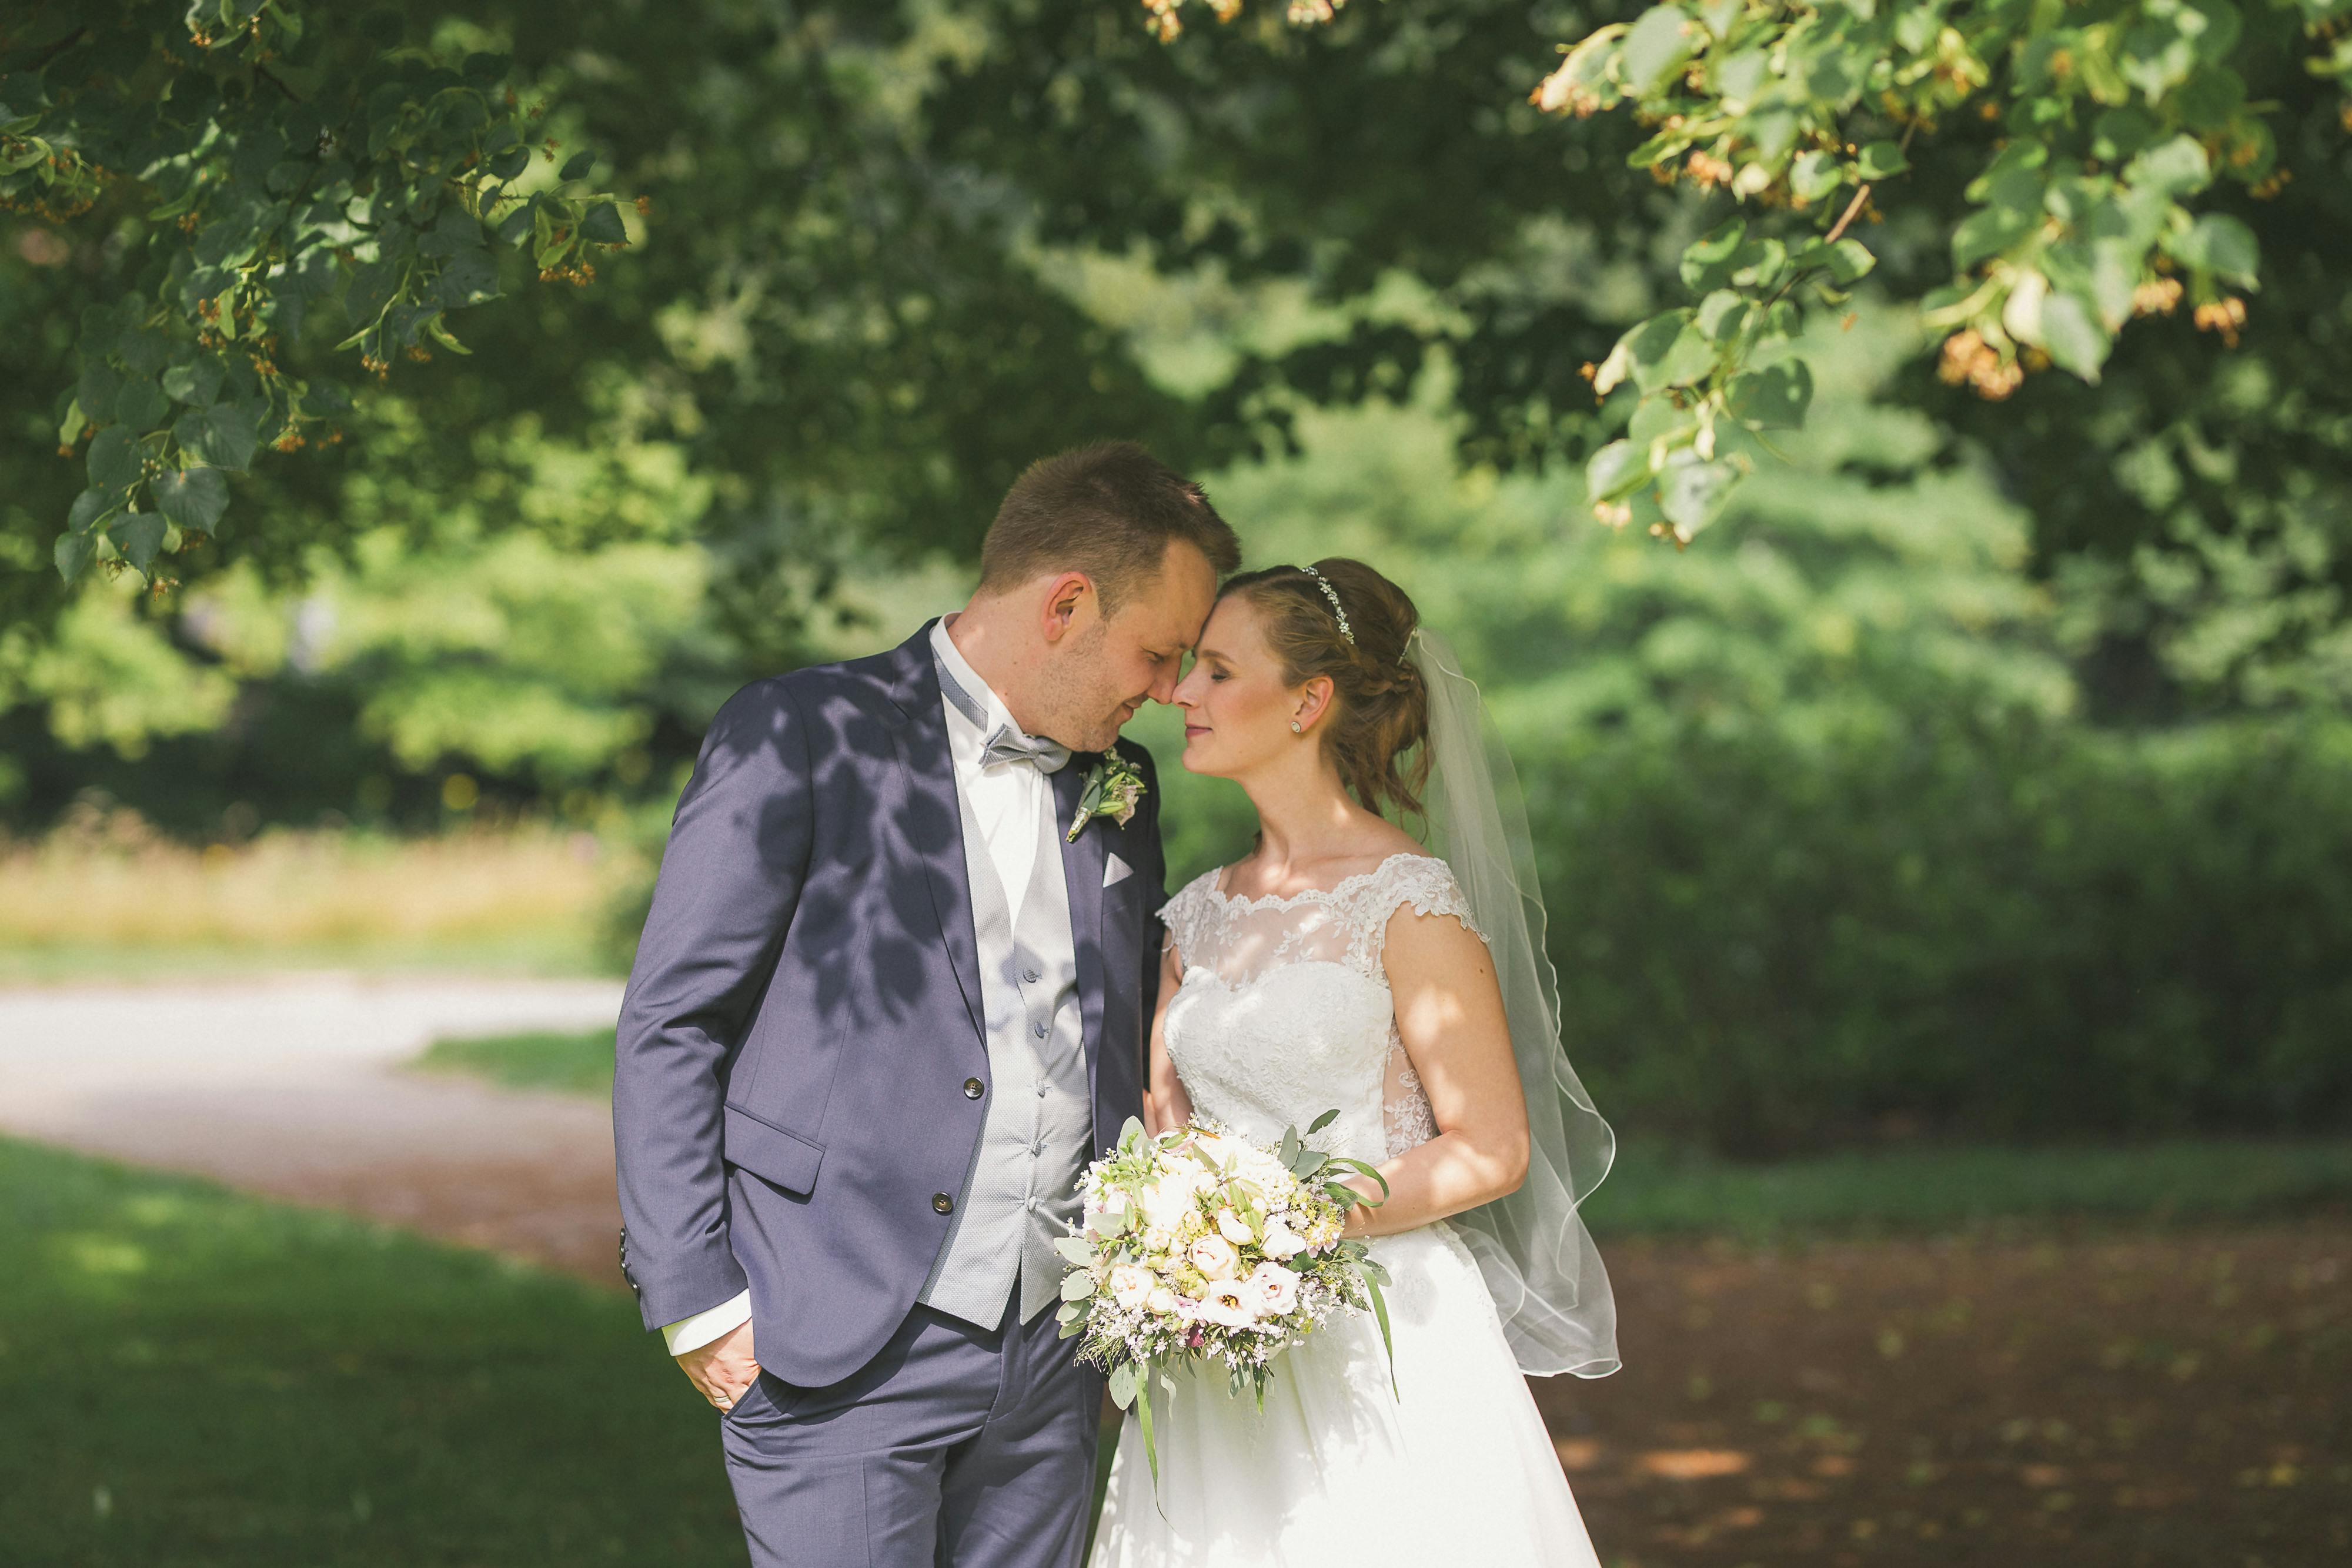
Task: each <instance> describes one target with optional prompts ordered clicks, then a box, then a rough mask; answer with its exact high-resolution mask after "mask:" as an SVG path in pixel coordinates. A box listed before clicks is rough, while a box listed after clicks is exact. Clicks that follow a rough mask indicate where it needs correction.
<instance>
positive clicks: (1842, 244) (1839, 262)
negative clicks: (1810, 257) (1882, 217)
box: [1829, 239, 1878, 287]
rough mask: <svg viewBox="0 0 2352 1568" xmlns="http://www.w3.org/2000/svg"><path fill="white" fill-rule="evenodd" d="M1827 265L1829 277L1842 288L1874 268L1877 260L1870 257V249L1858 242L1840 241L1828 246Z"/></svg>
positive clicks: (1851, 240) (1850, 240)
mask: <svg viewBox="0 0 2352 1568" xmlns="http://www.w3.org/2000/svg"><path fill="white" fill-rule="evenodd" d="M1829 264H1830V276H1831V277H1834V278H1836V279H1837V280H1838V283H1839V285H1840V286H1841V287H1843V286H1845V285H1848V284H1851V283H1853V282H1854V281H1855V280H1856V279H1858V278H1860V277H1862V276H1863V275H1864V273H1866V272H1868V271H1869V270H1870V269H1871V268H1872V267H1876V266H1877V265H1878V258H1877V257H1876V256H1873V255H1871V254H1870V247H1869V246H1866V245H1864V244H1863V243H1862V242H1861V241H1860V240H1858V239H1842V240H1840V241H1838V242H1837V244H1835V245H1833V246H1830V255H1829Z"/></svg>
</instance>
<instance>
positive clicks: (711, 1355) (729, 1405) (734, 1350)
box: [677, 1322, 760, 1410]
mask: <svg viewBox="0 0 2352 1568" xmlns="http://www.w3.org/2000/svg"><path fill="white" fill-rule="evenodd" d="M677 1364H678V1365H679V1366H680V1367H682V1368H684V1369H685V1371H686V1375H687V1378H688V1381H689V1382H691V1383H692V1384H693V1385H695V1387H697V1388H698V1389H700V1390H701V1391H702V1396H703V1397H704V1398H705V1399H708V1400H709V1401H710V1403H711V1404H713V1405H715V1406H718V1407H719V1409H721V1410H731V1409H733V1408H734V1406H735V1401H737V1400H738V1399H740V1398H742V1397H743V1392H744V1390H746V1389H748V1388H750V1387H751V1385H752V1384H754V1383H756V1382H758V1381H759V1377H760V1364H759V1363H758V1362H757V1361H754V1360H753V1359H752V1358H751V1323H750V1322H740V1323H738V1324H736V1325H735V1326H734V1327H733V1328H731V1329H730V1330H728V1331H727V1332H726V1333H723V1334H720V1335H719V1337H718V1338H717V1339H715V1340H712V1341H711V1342H710V1343H709V1344H702V1345H697V1346H695V1347H694V1348H693V1349H692V1350H689V1351H688V1352H687V1353H686V1354H683V1355H680V1356H678V1357H677Z"/></svg>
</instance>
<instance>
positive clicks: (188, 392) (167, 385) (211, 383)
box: [163, 360, 221, 408]
mask: <svg viewBox="0 0 2352 1568" xmlns="http://www.w3.org/2000/svg"><path fill="white" fill-rule="evenodd" d="M220 389H221V367H220V361H217V360H196V361H191V362H190V363H187V364H184V365H173V367H172V368H171V369H170V370H167V371H164V372H163V393H164V395H165V396H167V397H169V398H172V399H173V401H175V402H184V403H187V404H189V405H191V406H193V407H195V408H209V407H210V406H212V402H213V400H214V399H215V398H217V397H218V396H220Z"/></svg>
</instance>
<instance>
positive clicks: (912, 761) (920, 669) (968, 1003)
mask: <svg viewBox="0 0 2352 1568" xmlns="http://www.w3.org/2000/svg"><path fill="white" fill-rule="evenodd" d="M898 653H900V655H901V656H902V664H901V667H900V670H899V674H898V683H897V688H896V689H895V690H894V691H893V693H892V694H891V695H892V700H893V701H895V702H896V703H897V704H898V707H899V709H900V711H901V712H903V713H904V714H905V715H906V722H905V723H904V724H902V725H899V726H898V727H896V728H895V729H893V730H892V731H891V737H892V738H893V739H894V740H895V741H896V742H897V743H898V768H899V772H900V774H901V776H902V777H903V779H905V782H906V788H907V806H908V809H907V810H906V811H905V812H904V813H902V815H901V818H900V821H901V824H902V826H903V828H904V831H905V832H906V835H907V840H908V844H909V845H910V846H911V847H912V848H913V850H914V852H915V855H916V858H917V859H919V861H921V862H922V865H923V873H924V877H925V880H926V881H928V882H929V883H930V889H931V907H932V909H933V911H934V912H935V913H936V914H937V915H938V917H939V923H940V939H941V941H942V942H943V943H944V944H945V945H946V946H947V951H948V960H949V962H950V965H951V966H952V967H954V969H955V977H956V984H957V986H958V987H960V988H961V989H962V992H963V1005H964V1011H965V1012H966V1013H967V1014H969V1015H970V1017H971V1030H972V1035H973V1038H975V1039H976V1040H980V1041H981V1042H982V1045H983V1046H985V1044H986V1043H987V1040H988V1024H987V1016H988V1014H987V1009H986V1007H985V1006H984V1005H983V1004H982V999H981V991H980V946H979V943H978V941H977V939H976V938H975V937H974V936H973V935H972V924H971V873H970V872H969V870H968V869H967V867H966V863H965V861H964V849H963V810H962V807H961V804H960V803H959V802H958V800H957V799H956V780H955V759H954V758H953V756H952V755H951V754H950V752H949V750H948V721H947V714H946V711H945V709H944V708H943V707H942V706H941V698H940V678H939V672H938V668H937V666H936V665H934V664H933V663H932V653H931V626H930V622H928V621H927V622H924V623H923V628H922V630H921V631H919V632H916V633H915V635H914V636H912V637H910V638H908V640H907V641H906V642H905V643H901V644H900V645H899V648H898Z"/></svg>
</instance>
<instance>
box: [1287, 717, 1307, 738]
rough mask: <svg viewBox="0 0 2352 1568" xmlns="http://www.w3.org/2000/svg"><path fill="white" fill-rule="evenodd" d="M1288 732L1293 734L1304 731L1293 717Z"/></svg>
mask: <svg viewBox="0 0 2352 1568" xmlns="http://www.w3.org/2000/svg"><path fill="white" fill-rule="evenodd" d="M1290 733H1291V734H1293V735H1301V734H1304V733H1305V731H1303V730H1301V729H1300V728H1299V727H1298V721H1297V719H1295V718H1294V719H1292V720H1291V721H1290Z"/></svg>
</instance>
